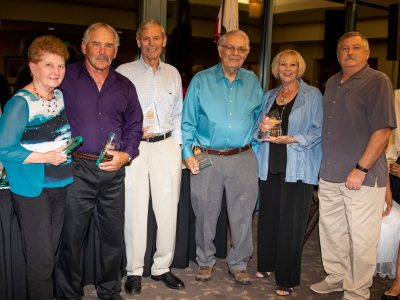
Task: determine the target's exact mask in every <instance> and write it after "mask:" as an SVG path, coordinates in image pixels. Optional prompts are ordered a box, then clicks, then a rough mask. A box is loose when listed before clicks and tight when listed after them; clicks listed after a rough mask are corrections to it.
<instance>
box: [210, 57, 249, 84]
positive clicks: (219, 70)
mask: <svg viewBox="0 0 400 300" xmlns="http://www.w3.org/2000/svg"><path fill="white" fill-rule="evenodd" d="M215 78H217V80H222V79H224V80H228V79H227V77H226V76H225V74H224V69H223V68H222V63H221V62H220V63H219V64H218V65H217V67H216V68H215ZM236 80H237V81H243V69H242V68H239V69H238V70H237V72H236V78H235V81H236ZM228 81H229V80H228Z"/></svg>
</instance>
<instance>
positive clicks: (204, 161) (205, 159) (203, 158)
mask: <svg viewBox="0 0 400 300" xmlns="http://www.w3.org/2000/svg"><path fill="white" fill-rule="evenodd" d="M193 155H194V158H195V159H196V160H197V161H198V163H199V170H203V169H205V168H207V167H209V166H212V161H211V159H210V158H209V156H208V153H207V152H206V151H205V150H204V149H202V148H200V147H194V149H193Z"/></svg>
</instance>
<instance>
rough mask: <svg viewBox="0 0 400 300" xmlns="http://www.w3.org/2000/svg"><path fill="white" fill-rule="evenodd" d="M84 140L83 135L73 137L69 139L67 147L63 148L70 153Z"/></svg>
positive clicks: (66, 152)
mask: <svg viewBox="0 0 400 300" xmlns="http://www.w3.org/2000/svg"><path fill="white" fill-rule="evenodd" d="M82 141H83V138H82V137H81V136H77V137H74V138H71V139H69V140H68V141H67V143H66V145H65V148H64V150H63V152H64V153H65V154H67V155H68V154H70V153H71V152H72V150H74V149H75V148H76V147H78V146H79V145H80V144H81V143H82Z"/></svg>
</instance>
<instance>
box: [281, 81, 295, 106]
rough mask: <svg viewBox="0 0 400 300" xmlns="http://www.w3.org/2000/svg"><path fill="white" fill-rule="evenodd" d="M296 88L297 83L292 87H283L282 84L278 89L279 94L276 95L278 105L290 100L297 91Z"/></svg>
mask: <svg viewBox="0 0 400 300" xmlns="http://www.w3.org/2000/svg"><path fill="white" fill-rule="evenodd" d="M297 89H298V83H296V84H295V86H294V88H293V89H289V88H287V89H285V88H284V87H283V86H282V88H281V90H280V91H279V95H278V100H279V101H278V102H280V103H278V104H280V105H284V104H285V105H286V104H287V103H288V102H290V100H292V99H293V96H294V95H295V94H296V93H297Z"/></svg>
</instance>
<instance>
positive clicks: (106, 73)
mask: <svg viewBox="0 0 400 300" xmlns="http://www.w3.org/2000/svg"><path fill="white" fill-rule="evenodd" d="M118 46H119V37H118V34H117V32H116V31H115V30H114V28H112V27H111V26H109V25H107V24H103V23H95V24H92V25H91V26H89V28H88V29H87V30H86V31H85V34H84V36H83V40H82V46H81V47H82V52H83V54H84V55H85V60H84V62H83V63H82V62H81V63H77V64H73V65H70V66H69V67H68V69H67V72H66V76H65V79H64V82H63V84H62V86H61V90H62V92H63V94H64V100H65V108H66V112H67V116H68V119H69V121H70V124H71V128H72V135H73V136H82V137H83V144H82V146H80V147H79V148H78V149H77V151H75V152H74V153H73V160H74V161H73V165H74V174H73V175H74V183H73V184H72V185H71V186H70V187H69V189H68V191H67V204H66V210H65V221H64V227H63V234H62V242H61V248H60V259H59V265H58V269H57V277H58V292H59V298H61V299H81V297H82V296H83V294H84V293H83V286H82V268H81V266H82V264H81V257H82V249H83V244H84V239H85V236H86V233H87V230H88V226H89V223H90V219H91V217H92V215H93V212H94V210H97V216H98V217H97V218H96V221H97V224H96V225H97V226H96V227H97V228H98V234H99V243H100V247H99V249H98V253H99V260H100V270H99V274H100V275H99V278H98V279H97V283H96V284H97V286H96V288H97V294H98V296H99V298H100V299H121V298H120V295H119V293H120V291H121V276H120V275H121V268H120V267H121V263H122V255H123V246H124V245H123V235H124V201H125V199H124V193H125V192H124V189H125V186H124V177H125V168H124V166H125V165H126V164H127V163H130V161H131V159H132V158H134V157H135V156H137V155H138V154H139V151H138V146H139V143H140V139H141V137H142V119H143V114H142V110H141V108H140V104H139V101H138V97H137V94H136V90H135V87H134V85H133V84H132V83H131V82H130V81H129V80H128V79H127V78H125V77H124V76H122V75H120V74H118V73H116V72H115V71H114V70H113V69H112V68H111V67H110V65H111V62H112V60H113V59H114V58H115V56H116V54H117V49H118ZM110 132H113V133H114V134H115V151H108V154H109V155H110V156H109V157H108V159H106V160H103V162H102V163H100V164H99V165H98V166H97V165H96V160H97V158H98V155H99V153H100V152H101V150H102V148H103V147H104V144H105V142H106V140H107V137H108V135H109V133H110Z"/></svg>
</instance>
